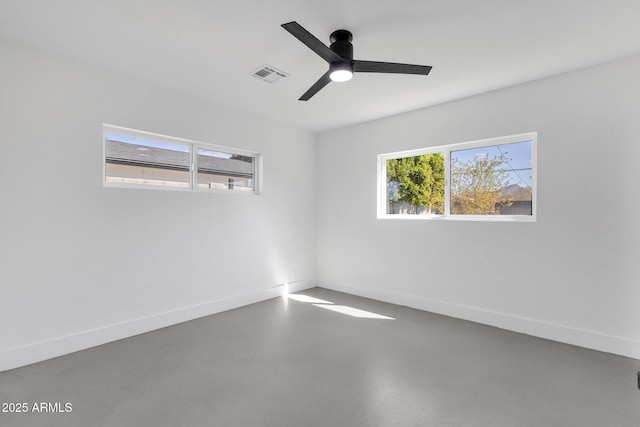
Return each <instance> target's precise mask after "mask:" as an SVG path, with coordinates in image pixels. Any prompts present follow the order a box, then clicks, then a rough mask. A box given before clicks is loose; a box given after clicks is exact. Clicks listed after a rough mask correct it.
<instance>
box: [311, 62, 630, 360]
mask: <svg viewBox="0 0 640 427" xmlns="http://www.w3.org/2000/svg"><path fill="white" fill-rule="evenodd" d="M638 75H640V57H634V58H630V59H627V60H623V61H618V62H615V63H610V64H606V65H603V66H599V67H594V68H590V69H585V70H581V71H577V72H573V73H568V74H564V75H560V76H555V77H552V78H548V79H544V80H540V81H536V82H533V83H529V84H526V85H521V86H517V87H512V88H508V89H505V90H500V91H496V92H492V93H488V94H484V95H480V96H476V97H472V98H468V99H464V100H461V101H458V102H453V103H448V104H444V105H440V106H437V107H433V108H427V109H423V110H420V111H414V112H411V113H407V114H403V115H399V116H394V117H391V118H387V119H383V120H378V121H375V122H370V123H366V124H362V125H359V126H354V127H349V128H345V129H341V130H337V131H333V132H329V133H326V134H323V135H321V136H320V138H319V141H318V188H319V191H318V207H319V212H318V260H319V261H318V266H319V269H318V278H319V284H320V285H321V286H324V287H327V288H333V289H337V290H342V291H346V292H350V293H353V294H358V295H363V296H368V297H372V298H377V299H381V300H385V301H389V302H394V303H400V304H405V305H409V306H413V307H417V308H421V309H426V310H430V311H434V312H439V313H443V314H448V315H452V316H455V317H459V318H464V319H469V320H473V321H478V322H481V323H486V324H492V325H495V326H499V327H502V328H505V329H511V330H516V331H521V332H526V333H529V334H532V335H538V336H541V337H546V338H550V339H554V340H559V341H563V342H568V343H572V344H577V345H581V346H584V347H590V348H594V349H599V350H603V351H608V352H613V353H618V354H623V355H627V356H631V357H635V358H640V310H639V309H638V304H639V302H640V280H639V278H640V274H639V273H640V262H638V257H637V248H638V244H639V243H640V239H639V237H640V221H638V219H637V218H638V214H639V212H640V203H639V196H638V187H639V185H640V179H639V177H638V171H639V170H640V168H639V167H638V159H640V142H639V141H638V135H640V119H639V117H640V116H639V115H638V114H639V112H640V85H638ZM530 131H537V132H538V166H539V168H538V221H537V222H535V223H490V222H454V221H451V222H444V221H407V220H405V221H402V220H376V155H377V154H379V153H385V152H393V151H399V150H406V149H413V148H421V147H428V146H435V145H443V144H451V143H457V142H464V141H473V140H478V139H484V138H491V137H498V136H505V135H512V134H517V133H523V132H530ZM514 278H517V282H518V283H517V285H514V284H513V282H514Z"/></svg>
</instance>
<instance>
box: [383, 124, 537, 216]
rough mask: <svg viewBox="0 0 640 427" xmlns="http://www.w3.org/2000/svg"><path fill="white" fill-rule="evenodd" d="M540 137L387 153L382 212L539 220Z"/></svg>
mask: <svg viewBox="0 0 640 427" xmlns="http://www.w3.org/2000/svg"><path fill="white" fill-rule="evenodd" d="M536 139H537V135H536V134H535V133H530V134H523V135H515V136H510V137H502V138H494V139H491V140H484V141H475V142H468V143H462V144H454V145H450V146H444V147H434V148H430V149H423V150H412V151H407V152H401V153H390V154H382V155H380V156H378V162H379V168H380V173H381V179H379V182H380V184H381V188H380V191H379V197H378V202H379V203H378V217H380V218H385V217H387V218H394V217H401V218H444V219H456V218H457V219H465V218H466V219H491V218H493V219H498V220H515V221H531V220H535V208H534V206H535V144H536ZM383 183H384V185H382V184H383ZM382 187H383V188H382Z"/></svg>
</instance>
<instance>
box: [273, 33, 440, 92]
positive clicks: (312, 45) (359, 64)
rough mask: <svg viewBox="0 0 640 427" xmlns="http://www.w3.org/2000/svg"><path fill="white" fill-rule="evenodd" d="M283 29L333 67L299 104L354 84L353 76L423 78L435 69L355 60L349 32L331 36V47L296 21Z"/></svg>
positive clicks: (351, 36)
mask: <svg viewBox="0 0 640 427" xmlns="http://www.w3.org/2000/svg"><path fill="white" fill-rule="evenodd" d="M282 28H284V29H285V30H287V31H288V32H290V33H291V34H292V35H293V36H294V37H295V38H297V39H298V40H300V41H301V42H302V43H304V44H305V45H307V47H308V48H309V49H311V50H312V51H314V52H315V53H316V54H318V55H319V56H320V57H321V58H322V59H324V60H325V61H327V62H328V63H329V70H328V71H327V72H326V73H324V74H323V75H322V77H320V79H319V80H318V81H317V82H315V83H314V84H313V86H311V87H310V88H309V90H307V91H306V92H305V93H304V94H303V95H302V96H301V97H300V98H299V101H308V100H309V99H310V98H311V97H312V96H313V95H315V94H316V93H318V92H319V91H320V89H322V88H323V87H325V86H326V85H328V84H329V83H331V82H332V81H334V82H346V81H347V80H350V79H351V77H353V73H394V74H421V75H424V76H426V75H427V74H429V71H431V67H430V66H428V65H412V64H398V63H394V62H378V61H358V60H355V59H353V45H352V44H351V40H353V35H352V34H351V33H350V32H349V31H347V30H336V31H334V32H333V33H331V36H330V37H329V40H330V41H331V45H330V46H329V47H327V46H326V45H325V44H324V43H322V42H321V41H320V40H318V39H317V38H316V37H315V36H314V35H313V34H311V33H310V32H309V31H307V30H305V29H304V28H303V27H302V26H301V25H300V24H298V23H297V22H295V21H293V22H288V23H286V24H282Z"/></svg>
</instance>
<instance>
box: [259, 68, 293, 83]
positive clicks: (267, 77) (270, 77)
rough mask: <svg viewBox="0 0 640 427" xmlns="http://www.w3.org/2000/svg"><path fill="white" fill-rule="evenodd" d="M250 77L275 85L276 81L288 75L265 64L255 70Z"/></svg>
mask: <svg viewBox="0 0 640 427" xmlns="http://www.w3.org/2000/svg"><path fill="white" fill-rule="evenodd" d="M251 75H252V76H253V77H255V78H258V79H260V80H262V81H264V82H267V83H275V82H277V81H278V80H280V79H283V78H285V77H287V76H289V74H288V73H285V72H284V71H282V70H278V69H277V68H276V67H272V66H271V65H266V64H265V65H263V66H262V67H260V68H258V69H257V70H255V71H254V72H253V73H251Z"/></svg>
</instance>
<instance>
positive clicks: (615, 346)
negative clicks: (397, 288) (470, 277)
mask: <svg viewBox="0 0 640 427" xmlns="http://www.w3.org/2000/svg"><path fill="white" fill-rule="evenodd" d="M319 286H321V287H323V288H326V289H332V290H335V291H339V292H344V293H348V294H352V295H357V296H361V297H365V298H371V299H375V300H378V301H383V302H388V303H392V304H397V305H402V306H406V307H411V308H416V309H418V310H423V311H428V312H431V313H437V314H442V315H445V316H450V317H455V318H457V319H463V320H469V321H471V322H476V323H481V324H483V325H490V326H495V327H497V328H500V329H506V330H509V331H513V332H519V333H523V334H527V335H532V336H535V337H538V338H545V339H548V340H552V341H558V342H562V343H565V344H571V345H575V346H579V347H584V348H588V349H592V350H598V351H602V352H606V353H613V354H617V355H620V356H626V357H631V358H633V359H640V341H636V340H631V339H628V338H622V337H616V336H610V335H604V334H601V333H598V332H593V331H587V330H583V329H576V328H571V327H567V326H563V325H557V324H553V323H547V322H542V321H539V320H534V319H527V318H523V317H517V316H513V315H509V314H504V313H498V312H493V311H487V310H482V309H478V308H474V307H468V306H463V305H457V304H451V303H448V302H443V301H436V300H431V299H428V298H422V297H416V296H413V295H406V294H400V293H396V292H393V291H387V290H381V289H373V288H367V287H363V286H353V285H344V284H340V285H335V284H331V285H328V284H324V283H323V284H320V285H319Z"/></svg>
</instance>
